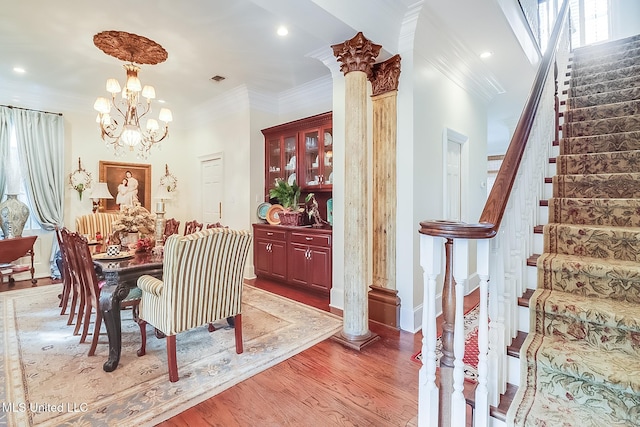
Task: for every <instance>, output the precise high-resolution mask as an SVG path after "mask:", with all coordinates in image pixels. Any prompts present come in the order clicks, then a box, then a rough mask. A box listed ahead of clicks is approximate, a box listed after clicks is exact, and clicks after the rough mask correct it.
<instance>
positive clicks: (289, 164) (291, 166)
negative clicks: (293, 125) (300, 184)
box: [284, 134, 298, 184]
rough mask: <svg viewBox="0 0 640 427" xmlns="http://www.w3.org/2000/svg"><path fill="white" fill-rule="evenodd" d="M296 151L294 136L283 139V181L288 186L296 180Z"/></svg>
mask: <svg viewBox="0 0 640 427" xmlns="http://www.w3.org/2000/svg"><path fill="white" fill-rule="evenodd" d="M296 154H297V150H296V135H295V134H294V135H291V136H285V137H284V179H286V180H287V182H288V183H289V184H293V182H294V181H297V179H296V166H297V165H296V163H297V161H298V159H297V156H296Z"/></svg>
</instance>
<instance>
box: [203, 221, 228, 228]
mask: <svg viewBox="0 0 640 427" xmlns="http://www.w3.org/2000/svg"><path fill="white" fill-rule="evenodd" d="M207 228H229V226H227V225H222V224H220V223H219V222H216V223H214V224H207Z"/></svg>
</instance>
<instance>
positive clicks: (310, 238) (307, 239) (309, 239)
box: [304, 237, 313, 242]
mask: <svg viewBox="0 0 640 427" xmlns="http://www.w3.org/2000/svg"><path fill="white" fill-rule="evenodd" d="M304 239H305V240H306V241H307V242H310V241H312V240H313V237H305V238H304Z"/></svg>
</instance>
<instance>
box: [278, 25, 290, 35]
mask: <svg viewBox="0 0 640 427" xmlns="http://www.w3.org/2000/svg"><path fill="white" fill-rule="evenodd" d="M287 34H289V30H288V29H287V27H285V26H284V25H280V26H279V27H278V35H279V36H283V37H284V36H286V35H287Z"/></svg>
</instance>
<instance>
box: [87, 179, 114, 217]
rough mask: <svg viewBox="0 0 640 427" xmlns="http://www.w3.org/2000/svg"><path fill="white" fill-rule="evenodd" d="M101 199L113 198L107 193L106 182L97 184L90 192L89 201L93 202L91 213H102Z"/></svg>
mask: <svg viewBox="0 0 640 427" xmlns="http://www.w3.org/2000/svg"><path fill="white" fill-rule="evenodd" d="M102 199H113V196H112V195H111V193H110V192H109V187H107V183H106V182H98V183H96V184H95V186H94V187H93V190H92V191H91V200H92V201H93V213H96V212H97V211H99V210H100V211H103V210H104V207H103V206H102V202H101V201H102Z"/></svg>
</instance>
